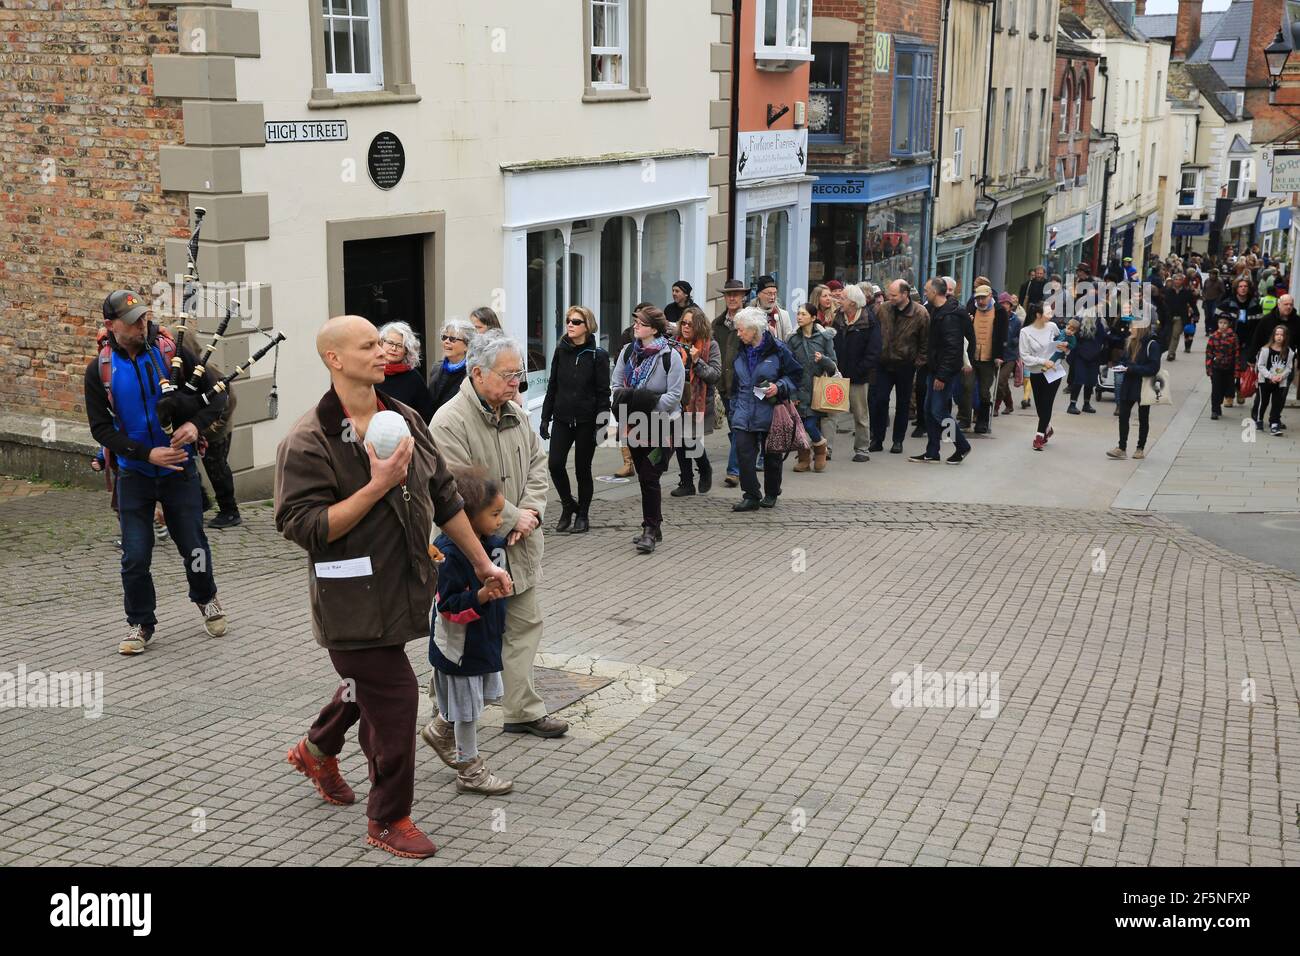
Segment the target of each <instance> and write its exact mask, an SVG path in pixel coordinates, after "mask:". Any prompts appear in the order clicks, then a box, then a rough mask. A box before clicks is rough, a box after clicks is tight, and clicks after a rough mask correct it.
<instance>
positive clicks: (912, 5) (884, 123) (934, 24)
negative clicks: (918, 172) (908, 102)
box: [867, 0, 943, 163]
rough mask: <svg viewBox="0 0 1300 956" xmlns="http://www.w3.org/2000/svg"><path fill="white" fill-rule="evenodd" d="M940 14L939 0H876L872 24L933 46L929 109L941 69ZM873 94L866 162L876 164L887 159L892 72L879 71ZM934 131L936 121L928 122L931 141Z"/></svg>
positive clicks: (935, 99)
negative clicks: (874, 20) (916, 38)
mask: <svg viewBox="0 0 1300 956" xmlns="http://www.w3.org/2000/svg"><path fill="white" fill-rule="evenodd" d="M942 17H943V4H942V3H941V2H940V0H876V26H875V31H876V32H879V33H889V34H899V33H907V34H911V35H912V36H914V37H919V38H920V39H921V42H923V43H926V44H929V45H930V46H931V47H932V48H933V49H934V84H933V96H932V97H931V104H930V105H931V108H932V109H934V108H936V107H937V103H938V97H939V90H940V83H939V76H940V71H941V69H942V66H941V63H940V56H939V54H940V50H939V28H940V25H941V20H942ZM892 55H893V62H894V63H897V61H898V54H897V52H896V50H895V51H894V52H893V54H892ZM876 79H877V81H878V82H877V83H876V89H875V95H874V97H873V98H872V106H871V147H870V151H869V153H868V156H867V160H868V162H872V163H880V162H886V161H888V159H889V140H890V133H891V130H892V111H893V107H894V87H893V74H892V72H891V73H889V74H885V73H882V74H880V75H878V76H877V77H876ZM937 130H938V124H937V121H936V120H932V121H931V126H930V135H931V139H932V140H933V137H934V134H935V133H936V132H937Z"/></svg>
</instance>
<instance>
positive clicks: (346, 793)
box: [285, 737, 357, 807]
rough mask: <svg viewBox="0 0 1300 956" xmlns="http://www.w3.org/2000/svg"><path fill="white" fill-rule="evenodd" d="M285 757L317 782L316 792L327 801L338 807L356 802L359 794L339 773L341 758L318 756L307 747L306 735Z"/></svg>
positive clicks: (295, 767) (294, 766)
mask: <svg viewBox="0 0 1300 956" xmlns="http://www.w3.org/2000/svg"><path fill="white" fill-rule="evenodd" d="M285 759H286V760H288V761H289V764H290V765H291V766H292V767H293V769H295V770H297V771H298V772H299V773H300V774H302V775H303V776H304V777H306V778H307V779H308V780H310V781H311V782H312V783H313V784H315V786H316V792H317V793H319V794H320V795H321V796H322V797H323V798H324V799H325V802H326V803H332V804H334V805H335V806H337V807H345V806H347V805H348V804H351V803H356V800H357V795H356V794H355V793H353V792H352V788H351V787H349V786H348V784H347V781H346V780H344V779H343V775H342V774H340V773H339V758H338V757H320V758H317V757H316V756H315V755H314V754H312V752H311V750H310V749H309V748H308V747H307V738H306V737H304V738H303V739H302V740H300V741H298V742H297V743H296V744H294V745H293V746H292V747H290V748H289V753H288V754H287V756H286V757H285Z"/></svg>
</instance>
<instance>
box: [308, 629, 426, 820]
mask: <svg viewBox="0 0 1300 956" xmlns="http://www.w3.org/2000/svg"><path fill="white" fill-rule="evenodd" d="M329 655H330V662H331V663H332V664H333V665H334V670H335V671H337V672H338V675H339V677H341V678H343V682H342V683H341V684H339V689H338V690H337V691H335V692H334V698H333V699H332V700H331V701H330V702H329V703H328V704H326V705H325V709H324V710H322V711H321V712H320V716H319V717H317V718H316V723H314V724H312V725H311V730H310V731H308V733H307V738H308V739H309V740H310V741H311V742H312V743H313V744H315V745H316V746H317V747H319V748H320V749H321V751H323V752H324V753H326V754H329V755H330V756H338V754H339V752H340V751H342V749H343V738H344V736H345V735H346V734H347V732H348V728H349V727H351V726H352V725H353V724H355V723H356V722H357V721H358V720H359V721H361V727H360V728H359V729H358V731H357V739H358V740H359V742H360V743H361V751H362V752H363V753H364V754H365V755H366V761H367V763H368V764H369V767H370V797H369V798H368V800H367V802H366V816H367V817H369V818H370V819H371V820H374V821H375V822H376V823H384V824H387V823H396V822H397V821H398V820H400V819H402V818H403V817H408V816H410V815H411V803H412V801H413V800H414V798H415V722H416V720H417V717H418V715H417V709H418V707H419V702H420V686H419V682H418V681H417V680H416V678H415V671H413V670H412V669H411V661H410V659H409V658H407V656H406V648H405V646H403V645H401V644H394V645H392V646H390V647H376V648H374V649H371V650H364V651H330V652H329Z"/></svg>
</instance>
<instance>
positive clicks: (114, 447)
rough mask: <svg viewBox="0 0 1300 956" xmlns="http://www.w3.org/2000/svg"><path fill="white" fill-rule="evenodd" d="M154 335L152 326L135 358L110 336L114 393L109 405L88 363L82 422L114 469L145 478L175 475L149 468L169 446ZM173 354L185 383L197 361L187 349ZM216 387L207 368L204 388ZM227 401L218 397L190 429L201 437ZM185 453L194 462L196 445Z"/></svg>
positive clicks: (93, 363)
mask: <svg viewBox="0 0 1300 956" xmlns="http://www.w3.org/2000/svg"><path fill="white" fill-rule="evenodd" d="M157 334H158V333H157V329H156V328H155V327H153V326H152V325H151V326H150V328H149V334H148V338H147V341H148V343H149V345H148V348H146V349H145V350H144V351H143V352H141V353H140V354H139V355H138V356H137V357H136V358H135V359H132V358H131V357H130V356H129V355H127V353H126V351H125V350H124V349H122V348H120V347H118V345H117V342H116V340H115V339H113V337H112V336H111V335H110V336H109V340H108V341H109V346H110V359H109V360H110V361H111V362H112V363H113V364H112V374H111V376H110V379H109V380H110V382H111V383H112V390H113V400H112V402H111V403H110V402H109V399H108V394H107V392H106V391H105V390H104V383H103V380H102V379H101V378H100V372H99V357H98V356H96V357H95V358H93V359H91V360H90V364H89V365H88V366H87V367H86V380H85V395H86V417H87V419H88V420H89V423H90V431H91V434H92V435H94V436H95V441H96V442H98V443H99V444H100V445H101V446H103V447H104V448H107V449H108V450H109V451H110V452H112V453H113V455H114V456H115V458H116V459H117V466H118V468H121V469H125V470H126V471H133V472H136V473H137V474H141V475H145V476H147V477H149V478H162V477H166V476H169V475H174V474H177V472H174V471H172V470H171V469H169V468H159V467H158V466H156V465H151V464H149V452H150V451H152V450H153V449H154V448H167V447H169V446H170V445H171V439H170V438H168V437H167V434H166V433H165V432H164V431H163V430H162V425H161V424H159V422H158V399H159V398H161V397H162V391H161V390H160V389H159V386H158V382H159V379H160V378H161V377H162V376H164V375H167V374H168V372H169V369H168V368H167V367H166V366H165V365H164V364H163V355H162V350H161V349H160V348H159V347H158V344H157ZM177 354H178V355H180V357H181V363H182V365H181V371H182V376H183V379H184V380H186V381H188V380H189V378H190V373H191V372H192V371H193V369H194V364H195V362H196V359H195V358H194V356H193V355H192V354H190V352H189V350H188V349H185V348H182V349H181V350H180V351H179V352H178V353H177ZM214 382H215V378H214V376H213V375H212V372H211V370H210V369H209V370H207V372H205V374H204V376H203V385H204V388H208V387H210V386H211V385H212V384H214ZM226 400H227V399H226V396H225V395H222V396H220V397H219V398H218V399H217V400H216V401H214V402H213V403H212V404H211V405H209V406H205V407H204V408H203V409H202V410H201V411H199V413H198V414H196V415H195V416H194V418H193V422H194V425H195V426H196V427H197V428H198V430H199V432H200V433H202V432H203V431H204V430H205V429H206V428H207V427H208V426H209V425H211V424H212V423H213V422H214V421H216V419H217V418H218V417H219V416H220V414H221V411H222V410H223V409H224V408H225V404H226ZM185 450H186V451H187V452H189V456H190V461H191V462H193V461H194V446H193V445H187V446H186V448H185Z"/></svg>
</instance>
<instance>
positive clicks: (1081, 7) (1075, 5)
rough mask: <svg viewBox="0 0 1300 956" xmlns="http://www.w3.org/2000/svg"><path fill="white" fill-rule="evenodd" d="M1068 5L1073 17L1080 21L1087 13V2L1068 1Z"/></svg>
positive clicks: (1078, 0)
mask: <svg viewBox="0 0 1300 956" xmlns="http://www.w3.org/2000/svg"><path fill="white" fill-rule="evenodd" d="M1069 4H1070V10H1071V11H1072V12H1073V13H1074V15H1075V16H1076V17H1078V18H1079V19H1080V20H1082V19H1083V18H1084V15H1085V14H1087V12H1088V0H1069Z"/></svg>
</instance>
